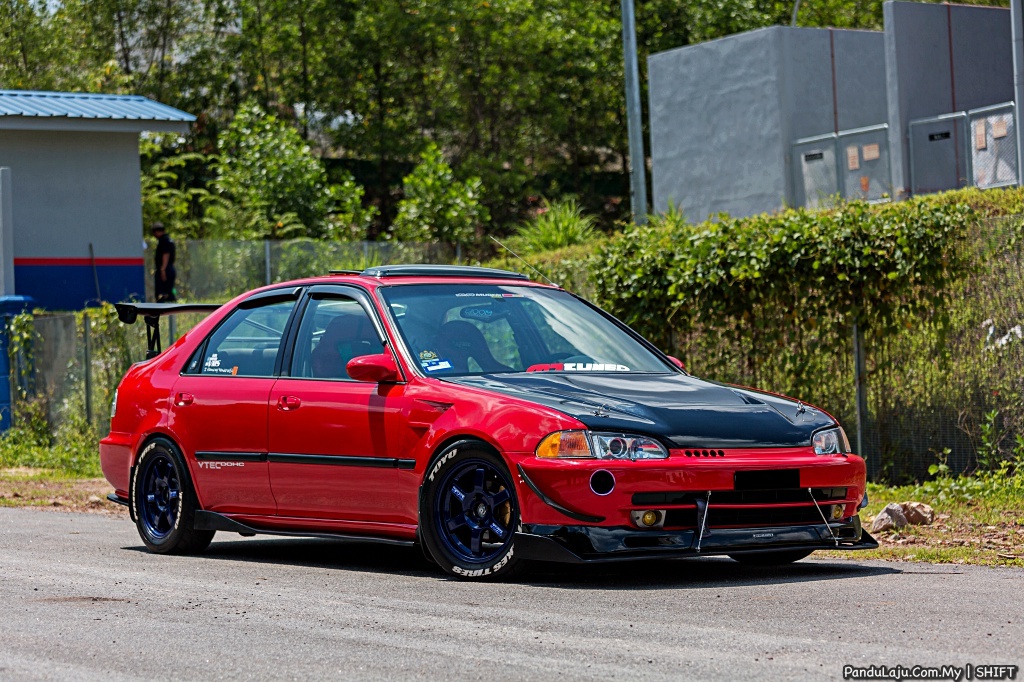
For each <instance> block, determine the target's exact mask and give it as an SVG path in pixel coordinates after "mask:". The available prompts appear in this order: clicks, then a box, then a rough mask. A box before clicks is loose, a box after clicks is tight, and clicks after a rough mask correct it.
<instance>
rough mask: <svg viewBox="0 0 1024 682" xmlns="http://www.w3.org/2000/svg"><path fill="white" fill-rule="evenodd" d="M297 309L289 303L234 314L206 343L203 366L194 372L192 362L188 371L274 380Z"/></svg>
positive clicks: (269, 305) (241, 310) (239, 310)
mask: <svg viewBox="0 0 1024 682" xmlns="http://www.w3.org/2000/svg"><path fill="white" fill-rule="evenodd" d="M294 306H295V301H291V300H289V301H279V302H277V303H269V304H267V305H263V306H259V307H256V308H249V309H244V308H239V309H238V310H236V311H234V312H233V313H231V315H229V316H228V318H227V320H225V321H224V323H223V324H222V325H221V326H220V327H218V328H217V330H216V331H215V332H213V334H212V335H211V336H210V339H209V341H207V343H206V350H205V352H204V353H203V357H202V366H201V367H196V368H193V366H192V365H194V364H195V363H196V359H193V360H192V365H190V366H189V370H190V371H192V370H193V369H194V370H195V371H196V372H197V373H199V374H205V375H215V376H239V377H269V376H273V374H274V364H275V363H276V362H277V354H278V352H280V350H281V339H282V337H283V336H284V329H285V326H286V325H287V324H288V316H289V315H290V314H291V312H292V308H293V307H294Z"/></svg>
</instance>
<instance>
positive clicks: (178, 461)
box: [131, 438, 214, 554]
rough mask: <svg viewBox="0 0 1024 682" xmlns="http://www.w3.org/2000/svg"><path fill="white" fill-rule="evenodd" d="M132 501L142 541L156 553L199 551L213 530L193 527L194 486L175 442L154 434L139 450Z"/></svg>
mask: <svg viewBox="0 0 1024 682" xmlns="http://www.w3.org/2000/svg"><path fill="white" fill-rule="evenodd" d="M131 504H132V510H133V511H134V512H135V526H136V527H137V528H138V530H139V536H140V537H141V538H142V542H144V543H145V545H146V547H147V548H149V550H150V551H151V552H156V553H158V554H193V553H197V552H201V551H203V550H204V549H206V548H207V546H209V544H210V541H212V540H213V535H214V531H212V530H195V529H193V527H192V526H193V524H194V522H195V513H196V509H197V508H198V504H197V500H196V493H195V489H194V488H193V487H192V480H191V478H190V477H189V474H188V468H187V467H186V466H185V460H184V458H183V457H182V456H181V452H180V451H179V450H178V448H177V446H176V445H175V444H174V443H173V442H171V441H170V440H168V439H167V438H155V439H153V440H152V441H150V443H149V444H148V445H146V449H145V450H143V451H142V455H140V456H139V461H138V462H137V463H136V464H135V473H134V475H133V476H132V486H131Z"/></svg>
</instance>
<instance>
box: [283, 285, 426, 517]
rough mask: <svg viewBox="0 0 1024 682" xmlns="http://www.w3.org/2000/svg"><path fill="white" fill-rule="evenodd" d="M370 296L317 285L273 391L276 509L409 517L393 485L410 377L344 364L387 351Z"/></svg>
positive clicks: (401, 448) (409, 462)
mask: <svg viewBox="0 0 1024 682" xmlns="http://www.w3.org/2000/svg"><path fill="white" fill-rule="evenodd" d="M371 305H372V304H371V302H370V301H369V299H368V297H367V296H366V294H365V293H363V292H362V291H361V290H359V289H356V288H354V287H345V286H340V285H322V286H318V287H314V288H312V289H311V290H310V293H309V296H308V300H307V301H306V303H305V306H304V311H303V313H302V318H301V321H300V323H299V324H298V331H297V333H296V335H295V341H294V351H293V353H292V359H291V363H290V367H289V369H288V371H287V372H284V374H286V375H287V376H281V377H280V378H279V379H278V380H277V382H276V383H275V384H274V387H273V389H272V390H271V394H270V414H269V423H270V436H269V452H270V454H269V459H270V480H271V485H272V488H273V492H274V497H275V499H276V500H277V507H278V515H279V516H291V517H304V518H322V519H345V520H353V521H378V522H384V523H397V522H408V519H407V518H402V517H401V515H400V514H399V507H398V504H397V500H396V496H395V489H396V486H397V483H398V467H407V468H411V467H412V466H413V464H414V463H413V461H412V460H405V459H403V452H404V446H405V442H404V434H405V433H406V429H404V428H403V427H402V424H403V420H402V406H403V404H404V400H405V398H404V394H405V386H404V384H401V383H399V384H377V383H368V382H362V381H354V380H352V379H351V378H349V376H348V372H347V371H346V368H345V367H346V364H347V363H348V361H349V360H351V359H352V358H354V357H358V356H361V355H376V354H379V353H382V352H384V344H383V341H382V338H383V337H382V332H381V329H382V328H381V327H380V325H379V323H378V322H377V320H376V318H375V315H373V314H372V312H371V311H372V307H371Z"/></svg>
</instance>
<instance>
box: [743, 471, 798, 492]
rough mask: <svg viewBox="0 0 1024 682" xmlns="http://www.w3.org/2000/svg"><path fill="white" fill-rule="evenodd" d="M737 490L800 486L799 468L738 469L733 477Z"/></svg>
mask: <svg viewBox="0 0 1024 682" xmlns="http://www.w3.org/2000/svg"><path fill="white" fill-rule="evenodd" d="M733 485H734V487H735V489H736V490H779V489H784V488H799V487H800V470H799V469H770V470H767V471H737V472H736V474H735V478H734V479H733Z"/></svg>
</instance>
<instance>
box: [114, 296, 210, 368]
mask: <svg viewBox="0 0 1024 682" xmlns="http://www.w3.org/2000/svg"><path fill="white" fill-rule="evenodd" d="M221 305H222V304H221V303H115V304H114V307H115V308H117V319H119V320H121V322H124V323H125V324H135V321H136V320H138V319H139V315H142V319H144V320H145V321H146V345H147V348H146V359H147V360H149V359H150V358H155V357H156V356H158V355H160V351H161V350H162V349H161V347H160V318H161V317H163V316H164V315H180V314H182V313H206V314H210V313H212V312H213V311H214V310H216V309H217V308H219V307H221Z"/></svg>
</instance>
